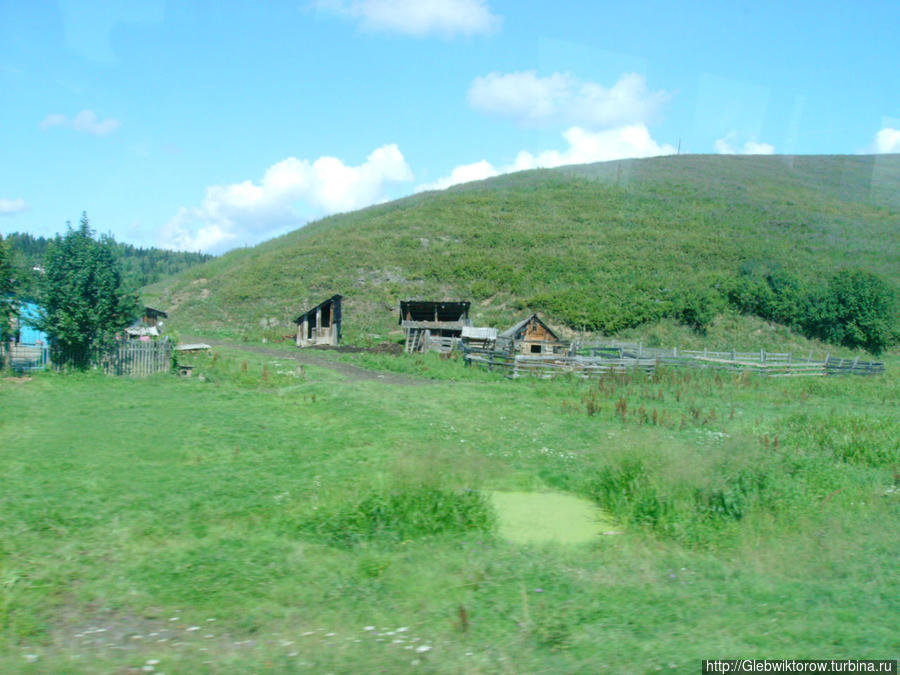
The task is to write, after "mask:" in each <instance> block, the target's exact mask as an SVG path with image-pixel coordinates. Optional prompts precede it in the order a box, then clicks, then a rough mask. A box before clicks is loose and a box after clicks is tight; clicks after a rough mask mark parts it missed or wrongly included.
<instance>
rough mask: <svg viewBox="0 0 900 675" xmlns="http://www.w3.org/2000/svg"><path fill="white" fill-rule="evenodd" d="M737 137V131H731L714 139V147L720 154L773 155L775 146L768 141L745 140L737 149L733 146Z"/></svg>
mask: <svg viewBox="0 0 900 675" xmlns="http://www.w3.org/2000/svg"><path fill="white" fill-rule="evenodd" d="M736 139H737V133H736V132H734V131H732V132H731V133H730V134H728V135H727V136H723V137H722V138H719V139H716V142H715V143H714V147H715V149H716V152H717V153H719V154H720V155H774V154H775V146H774V145H771V144H770V143H759V142H757V141H746V142H745V143H744V145H743V146H742V147H741V148H740V149H739V150H738V149H735V147H734V145H733V144H734V142H735V140H736Z"/></svg>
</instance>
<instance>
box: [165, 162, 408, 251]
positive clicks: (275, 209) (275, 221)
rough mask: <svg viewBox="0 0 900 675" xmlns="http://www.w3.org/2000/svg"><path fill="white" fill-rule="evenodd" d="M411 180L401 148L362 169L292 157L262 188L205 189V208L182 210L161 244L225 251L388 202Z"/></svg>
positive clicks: (276, 166)
mask: <svg viewBox="0 0 900 675" xmlns="http://www.w3.org/2000/svg"><path fill="white" fill-rule="evenodd" d="M412 178H413V176H412V172H411V171H410V169H409V166H407V164H406V160H405V159H404V158H403V155H402V154H401V152H400V150H399V149H398V148H397V146H396V145H383V146H382V147H380V148H378V149H376V150H375V151H374V152H372V153H371V154H370V155H369V156H368V157H367V158H366V161H365V162H364V163H362V164H361V165H359V166H347V165H346V164H344V163H343V162H342V161H341V160H339V159H337V158H335V157H320V158H319V159H317V160H315V161H314V162H310V161H309V160H305V159H304V160H301V159H297V158H296V157H288V158H287V159H284V160H282V161H280V162H278V163H277V164H274V165H272V166H270V167H269V168H268V169H266V172H265V173H264V174H263V177H262V180H260V181H259V183H254V182H253V181H249V180H247V181H244V182H242V183H234V184H232V185H214V186H211V187H208V188H206V196H205V197H204V199H203V202H202V203H201V204H200V206H197V207H191V208H185V207H182V208H181V209H179V211H178V213H177V214H176V215H175V217H174V218H172V220H170V221H169V222H168V223H167V224H166V226H165V227H164V228H163V232H162V238H161V240H160V243H161V244H162V245H165V246H173V247H175V248H179V249H182V250H191V251H196V250H202V251H212V252H220V251H224V250H227V249H228V248H230V247H232V246H235V245H238V244H244V243H251V242H252V243H255V242H257V241H260V240H261V239H264V238H266V237H268V236H272V235H273V234H275V233H277V232H280V231H283V230H285V229H287V228H290V227H299V226H300V225H302V224H303V223H304V222H305V221H306V220H307V219H308V217H310V216H313V215H315V216H319V215H327V214H331V213H338V212H342V211H351V210H353V209H358V208H362V207H364V206H369V205H370V204H374V203H377V202H380V201H384V199H385V198H386V197H385V192H384V190H385V187H386V186H387V185H388V184H390V183H396V182H402V181H410V180H412ZM298 207H299V210H298Z"/></svg>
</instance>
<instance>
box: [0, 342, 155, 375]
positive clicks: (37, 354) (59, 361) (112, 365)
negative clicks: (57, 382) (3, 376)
mask: <svg viewBox="0 0 900 675" xmlns="http://www.w3.org/2000/svg"><path fill="white" fill-rule="evenodd" d="M3 357H4V358H3V362H4V363H6V364H8V365H9V367H10V368H11V369H12V370H14V371H16V372H26V371H33V370H41V369H44V368H47V367H50V368H53V369H55V370H62V369H63V368H65V367H67V366H69V367H75V368H84V369H90V370H99V371H102V372H103V373H105V374H106V375H133V376H145V375H152V374H154V373H161V372H165V371H168V370H169V369H170V368H171V367H172V343H171V342H169V341H168V340H157V341H153V342H140V341H138V340H128V341H125V342H116V343H114V344H112V345H110V346H108V347H105V348H97V349H92V350H90V351H89V352H87V353H71V352H69V353H66V352H59V353H55V354H53V358H51V350H50V349H49V348H48V347H47V346H46V345H22V344H14V345H6V346H5V348H4V349H3Z"/></svg>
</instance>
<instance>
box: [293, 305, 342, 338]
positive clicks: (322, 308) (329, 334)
mask: <svg viewBox="0 0 900 675" xmlns="http://www.w3.org/2000/svg"><path fill="white" fill-rule="evenodd" d="M342 299H343V296H341V295H332V296H331V297H330V298H328V299H327V300H325V301H324V302H320V303H319V304H318V305H316V306H315V307H313V308H312V309H309V310H307V311H306V312H304V313H303V314H301V315H300V316H298V317H297V318H296V319H294V323H296V324H297V346H298V347H312V346H315V345H329V346H331V347H337V346H338V344H340V342H341V300H342Z"/></svg>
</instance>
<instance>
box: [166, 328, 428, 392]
mask: <svg viewBox="0 0 900 675" xmlns="http://www.w3.org/2000/svg"><path fill="white" fill-rule="evenodd" d="M182 342H183V343H184V344H191V343H198V342H203V343H206V344H208V345H210V346H211V347H227V348H229V349H238V350H240V351H245V352H252V353H254V354H265V355H266V356H277V357H279V358H282V359H288V360H291V361H295V362H297V363H300V364H308V365H311V366H317V367H319V368H328V369H330V370H334V371H336V372H338V373H341V374H342V375H346V376H347V377H348V378H350V379H351V380H356V381H365V380H374V381H377V382H385V383H387V384H401V385H408V386H422V385H426V384H434V382H435V381H434V380H426V379H424V378H418V377H411V376H409V375H402V374H399V373H380V372H378V371H375V370H368V369H366V368H360V367H359V366H354V365H353V364H352V363H343V362H341V361H334V360H332V359H329V358H327V357H325V356H322V355H321V354H317V353H316V352H317V351H319V350H317V349H299V348H298V349H297V350H296V351H288V350H285V349H275V348H273V347H266V346H265V345H260V344H251V343H241V342H224V341H221V340H209V339H207V338H203V337H196V336H190V337H184V338H182Z"/></svg>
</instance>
